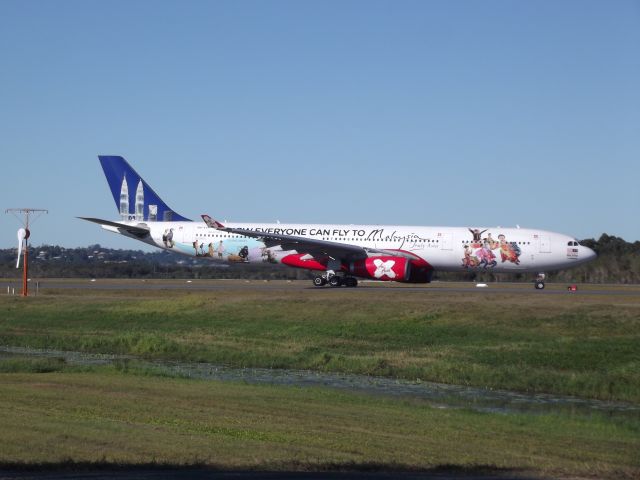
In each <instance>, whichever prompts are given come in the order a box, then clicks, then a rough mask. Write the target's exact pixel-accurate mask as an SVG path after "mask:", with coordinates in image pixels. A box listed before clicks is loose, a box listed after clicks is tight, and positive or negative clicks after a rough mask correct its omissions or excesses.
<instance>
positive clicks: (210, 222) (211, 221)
mask: <svg viewBox="0 0 640 480" xmlns="http://www.w3.org/2000/svg"><path fill="white" fill-rule="evenodd" d="M200 216H201V217H202V220H204V223H206V224H207V227H209V228H224V225H223V224H221V223H220V222H219V221H217V220H214V219H213V218H211V217H210V216H209V215H200Z"/></svg>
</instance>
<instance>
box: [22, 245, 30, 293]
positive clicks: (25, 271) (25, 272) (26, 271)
mask: <svg viewBox="0 0 640 480" xmlns="http://www.w3.org/2000/svg"><path fill="white" fill-rule="evenodd" d="M28 245H29V243H28V242H25V246H24V257H23V258H24V265H22V296H23V297H28V296H29V282H28V281H27V277H28V276H29V263H28V262H29V253H28V252H29V247H28Z"/></svg>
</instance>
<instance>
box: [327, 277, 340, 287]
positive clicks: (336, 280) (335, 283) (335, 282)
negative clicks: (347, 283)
mask: <svg viewBox="0 0 640 480" xmlns="http://www.w3.org/2000/svg"><path fill="white" fill-rule="evenodd" d="M329 285H331V286H332V287H341V286H342V278H340V277H339V276H337V275H334V276H333V277H331V278H330V279H329Z"/></svg>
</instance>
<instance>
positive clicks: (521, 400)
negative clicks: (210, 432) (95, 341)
mask: <svg viewBox="0 0 640 480" xmlns="http://www.w3.org/2000/svg"><path fill="white" fill-rule="evenodd" d="M25 356H27V357H44V358H62V359H64V361H65V362H66V363H67V364H69V365H108V364H111V363H115V362H123V361H135V362H136V364H138V365H141V366H151V367H154V368H156V369H159V370H160V371H165V372H167V373H169V374H173V375H181V376H184V377H190V378H198V379H205V380H227V381H236V382H237V381H241V382H246V383H250V384H269V385H287V386H296V387H317V386H322V387H330V388H336V389H339V390H348V391H352V392H359V393H363V394H373V395H385V396H393V397H403V398H417V399H420V400H423V401H426V402H428V403H429V404H431V405H433V406H436V407H439V408H468V409H472V410H476V411H481V412H497V413H505V414H506V413H534V414H544V413H576V414H590V413H600V414H604V415H608V416H610V417H617V418H630V417H633V418H640V405H636V404H631V403H625V402H608V401H602V400H591V399H582V398H577V397H570V396H562V395H551V394H526V393H519V392H511V391H507V390H490V389H484V388H478V387H468V386H464V385H448V384H442V383H433V382H422V381H420V382H417V381H416V382H412V381H408V380H398V379H392V378H385V377H372V376H368V375H354V374H341V373H324V372H315V371H310V370H284V369H269V368H234V367H227V366H223V365H214V364H210V363H188V362H172V361H152V360H144V359H140V358H138V357H133V356H128V355H105V354H91V353H82V352H66V351H58V350H40V349H32V348H22V347H7V346H0V361H1V360H2V359H6V358H16V357H25Z"/></svg>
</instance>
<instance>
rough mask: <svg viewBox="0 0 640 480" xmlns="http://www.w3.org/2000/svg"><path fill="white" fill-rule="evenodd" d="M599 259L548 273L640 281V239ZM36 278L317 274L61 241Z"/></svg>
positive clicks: (488, 277) (561, 278)
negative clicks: (76, 245)
mask: <svg viewBox="0 0 640 480" xmlns="http://www.w3.org/2000/svg"><path fill="white" fill-rule="evenodd" d="M580 243H581V244H582V245H585V246H587V247H589V248H591V249H593V250H594V251H595V252H596V253H597V254H598V258H597V259H596V260H594V261H593V262H590V263H587V264H585V265H582V266H580V267H577V268H572V269H568V270H560V271H557V272H546V273H547V274H548V276H547V278H548V280H549V281H557V282H584V283H621V284H632V283H640V241H636V242H633V243H630V242H626V241H625V240H623V239H622V238H620V237H616V236H610V235H607V234H602V235H601V236H600V238H599V239H597V240H595V239H592V238H591V239H585V240H582V241H581V242H580ZM16 254H17V249H15V248H9V249H0V277H1V278H19V277H20V271H18V270H16V268H15V262H16ZM29 260H30V261H29V267H30V276H31V277H33V278H47V277H48V278H78V277H79V278H177V279H181V278H184V279H194V278H241V279H265V280H268V279H272V280H276V279H287V280H293V279H308V278H311V277H312V276H313V274H314V273H313V272H311V271H307V270H301V269H295V268H289V267H285V266H282V265H273V264H253V263H251V264H231V265H220V264H213V263H211V262H210V261H207V260H206V259H198V258H192V257H185V256H182V255H179V254H176V253H171V252H167V251H164V250H159V251H156V252H143V251H142V250H123V249H117V250H116V249H110V248H105V247H102V246H100V245H89V246H88V247H81V248H64V247H61V246H55V245H41V246H37V247H34V246H30V247H29ZM434 280H467V281H471V280H477V281H531V280H532V275H531V274H504V273H502V274H496V273H493V272H491V271H482V270H477V271H468V272H460V273H447V272H435V274H434Z"/></svg>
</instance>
